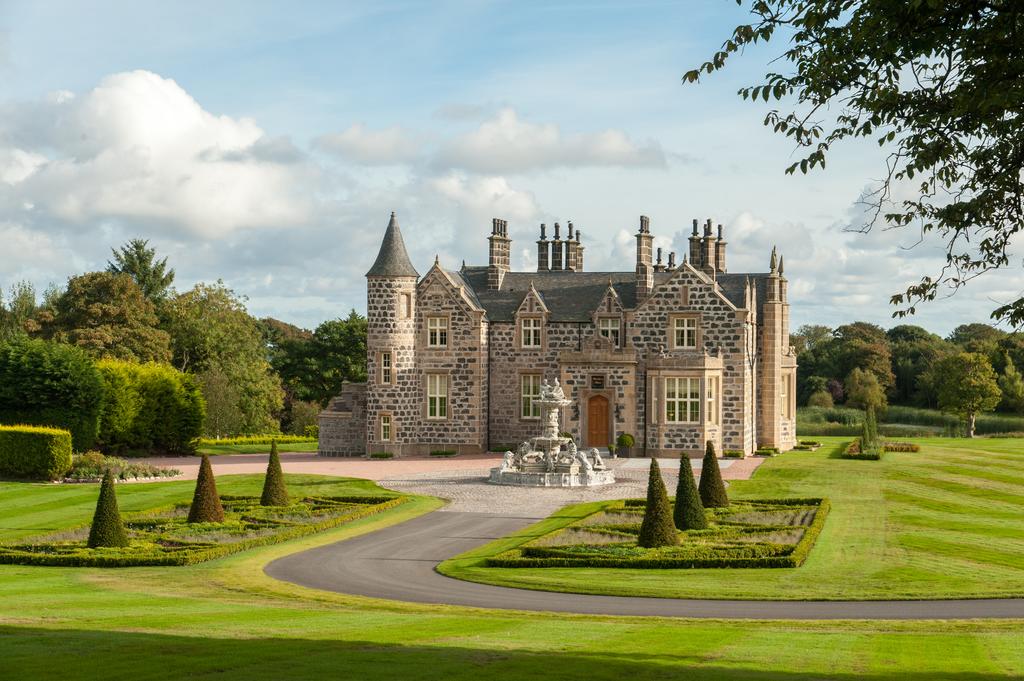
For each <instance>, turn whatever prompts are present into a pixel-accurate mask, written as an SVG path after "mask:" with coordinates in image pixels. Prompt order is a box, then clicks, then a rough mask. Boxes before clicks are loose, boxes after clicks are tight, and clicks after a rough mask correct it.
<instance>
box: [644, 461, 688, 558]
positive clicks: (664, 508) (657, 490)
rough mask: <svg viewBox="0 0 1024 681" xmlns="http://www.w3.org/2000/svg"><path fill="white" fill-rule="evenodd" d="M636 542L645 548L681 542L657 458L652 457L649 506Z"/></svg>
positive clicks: (648, 479) (648, 480)
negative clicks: (673, 520)
mask: <svg viewBox="0 0 1024 681" xmlns="http://www.w3.org/2000/svg"><path fill="white" fill-rule="evenodd" d="M636 543H637V545H638V546H643V547H645V548H654V547H658V546H675V545H676V544H678V543H679V535H678V534H676V527H675V524H674V523H673V522H672V510H671V507H670V506H669V503H668V492H666V491H665V481H664V480H662V479H661V469H660V468H659V467H658V460H657V459H651V471H650V474H649V475H648V477H647V506H646V507H645V508H644V520H643V522H642V523H640V535H639V536H638V537H637V540H636Z"/></svg>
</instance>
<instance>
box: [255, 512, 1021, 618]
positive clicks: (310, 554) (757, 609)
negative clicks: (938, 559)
mask: <svg viewBox="0 0 1024 681" xmlns="http://www.w3.org/2000/svg"><path fill="white" fill-rule="evenodd" d="M537 520H539V519H538V518H518V517H509V516H502V515H492V514H486V513H454V512H450V511H434V512H433V513H428V514H426V515H423V516H420V517H418V518H414V519H413V520H409V521H407V522H404V523H401V524H399V525H394V526H391V527H388V528H385V529H382V530H379V531H377V532H371V533H370V534H365V535H362V536H359V537H355V538H353V539H348V540H344V541H341V542H337V543H335V544H330V545H327V546H321V547H319V548H315V549H310V550H308V551H303V552H301V553H296V554H292V555H290V556H285V557H284V558H279V559H278V560H275V561H273V562H272V563H270V564H269V565H267V567H266V569H265V572H266V573H267V574H268V575H270V576H271V577H274V578H276V579H280V580H283V581H286V582H292V583H294V584H299V585H301V586H307V587H311V588H314V589H323V590H326V591H335V592H339V593H345V594H354V595H359V596H370V597H373V598H386V599H389V600H398V601H411V602H415V603H439V604H446V605H463V606H472V607H480V608H497V609H504V610H534V611H546V612H565V613H578V614H587V615H632V616H637V615H639V616H657V617H703V618H723V619H798V620H820V619H967V618H1024V598H1007V599H963V600H944V601H726V600H699V599H672V598H642V597H626V596H594V595H586V594H569V593H556V592H551V591H531V590H526V589H512V588H507V587H500V586H491V585H488V584H478V583H475V582H465V581H462V580H458V579H452V578H449V577H445V576H444V575H441V574H439V573H438V572H436V571H435V570H434V568H435V566H436V565H437V564H438V563H440V562H441V561H443V560H446V559H448V558H451V557H452V556H455V555H458V554H460V553H462V552H463V551H468V550H469V549H472V548H475V547H477V546H481V545H483V544H486V543H487V542H489V541H492V540H494V539H498V538H500V537H504V536H506V535H508V534H510V533H512V532H515V531H516V530H519V529H522V528H523V527H526V526H527V525H530V524H532V523H534V522H537Z"/></svg>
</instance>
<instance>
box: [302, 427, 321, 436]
mask: <svg viewBox="0 0 1024 681" xmlns="http://www.w3.org/2000/svg"><path fill="white" fill-rule="evenodd" d="M302 434H303V435H305V436H306V437H308V438H309V439H311V440H319V439H320V426H319V425H318V424H314V425H311V426H306V427H305V428H303V429H302Z"/></svg>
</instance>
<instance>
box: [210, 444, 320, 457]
mask: <svg viewBox="0 0 1024 681" xmlns="http://www.w3.org/2000/svg"><path fill="white" fill-rule="evenodd" d="M318 446H319V443H316V442H289V443H278V445H277V451H279V452H315V451H316V450H317V447H318ZM196 453H197V454H209V455H210V456H217V455H219V454H269V453H270V445H269V444H265V445H263V444H260V445H204V446H201V447H199V448H198V449H196Z"/></svg>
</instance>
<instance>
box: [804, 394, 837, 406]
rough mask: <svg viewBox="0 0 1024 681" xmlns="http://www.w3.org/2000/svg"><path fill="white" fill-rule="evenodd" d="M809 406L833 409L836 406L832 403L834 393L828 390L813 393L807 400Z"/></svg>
mask: <svg viewBox="0 0 1024 681" xmlns="http://www.w3.org/2000/svg"><path fill="white" fill-rule="evenodd" d="M807 406H808V407H821V408H823V409H831V408H832V407H834V406H835V403H834V402H833V401H832V393H830V392H829V391H827V390H819V391H818V392H816V393H812V394H811V396H810V397H808V398H807Z"/></svg>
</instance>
